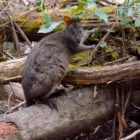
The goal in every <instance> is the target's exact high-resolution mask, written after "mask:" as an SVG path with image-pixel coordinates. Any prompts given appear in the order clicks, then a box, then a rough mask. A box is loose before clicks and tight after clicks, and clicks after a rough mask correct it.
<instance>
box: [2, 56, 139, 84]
mask: <svg viewBox="0 0 140 140" xmlns="http://www.w3.org/2000/svg"><path fill="white" fill-rule="evenodd" d="M25 61H26V57H25V58H21V59H15V60H10V61H7V62H3V63H1V64H0V83H7V82H9V81H13V80H16V81H17V80H20V79H21V74H22V71H23V68H24V64H25ZM134 78H138V79H139V78H140V61H135V62H130V63H124V64H119V65H113V66H103V67H90V68H89V67H84V68H75V69H69V72H68V74H67V75H66V77H65V78H64V79H63V83H65V84H72V85H81V84H83V85H87V84H106V83H112V82H114V81H124V80H129V79H134Z"/></svg>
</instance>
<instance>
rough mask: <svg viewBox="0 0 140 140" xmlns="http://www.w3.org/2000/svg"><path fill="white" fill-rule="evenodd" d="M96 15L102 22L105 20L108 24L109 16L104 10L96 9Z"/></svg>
mask: <svg viewBox="0 0 140 140" xmlns="http://www.w3.org/2000/svg"><path fill="white" fill-rule="evenodd" d="M95 14H96V16H98V17H99V19H100V20H104V21H105V22H108V16H107V14H106V13H105V12H104V11H103V10H101V9H98V8H96V10H95Z"/></svg>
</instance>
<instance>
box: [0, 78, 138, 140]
mask: <svg viewBox="0 0 140 140" xmlns="http://www.w3.org/2000/svg"><path fill="white" fill-rule="evenodd" d="M139 82H140V80H131V81H129V82H125V83H122V87H123V90H124V93H125V95H126V94H127V93H128V92H129V91H130V89H131V91H132V93H131V98H130V100H129V105H130V104H131V103H132V102H133V103H134V104H136V105H140V102H139V100H140V96H139V95H140V94H139V93H140V86H139ZM128 87H129V88H128ZM116 88H117V87H116ZM115 92H116V89H115V88H114V87H112V86H111V85H108V86H102V87H97V96H96V97H95V98H94V97H93V94H94V87H84V88H80V89H76V90H74V91H72V92H70V93H68V95H67V96H65V95H63V96H59V97H53V98H52V100H54V101H55V102H56V103H57V106H58V112H57V111H56V110H51V109H50V108H49V107H48V106H47V105H43V104H36V105H33V106H31V107H28V108H25V109H23V110H21V111H17V112H15V113H11V114H8V115H5V116H4V118H1V122H0V124H2V123H4V122H5V123H6V124H8V122H11V123H12V125H14V126H15V127H16V128H17V130H15V131H14V133H13V132H12V133H9V134H6V135H5V136H4V137H3V138H1V140H20V139H22V140H56V139H59V140H63V139H66V137H72V136H75V135H76V134H79V133H80V132H82V131H85V130H87V129H89V128H90V127H91V126H92V127H93V126H94V127H96V126H97V125H101V124H102V123H104V122H105V121H107V120H109V119H110V118H111V116H112V114H113V111H114V105H115ZM127 109H130V106H128V108H127Z"/></svg>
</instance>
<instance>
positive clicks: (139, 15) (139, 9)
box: [138, 7, 140, 18]
mask: <svg viewBox="0 0 140 140" xmlns="http://www.w3.org/2000/svg"><path fill="white" fill-rule="evenodd" d="M138 17H139V18H140V7H138Z"/></svg>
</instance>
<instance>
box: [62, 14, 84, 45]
mask: <svg viewBox="0 0 140 140" xmlns="http://www.w3.org/2000/svg"><path fill="white" fill-rule="evenodd" d="M64 22H65V23H66V24H67V26H66V32H67V35H68V36H69V37H70V38H72V39H73V40H74V41H75V42H77V43H80V41H81V38H82V35H83V31H84V30H83V27H82V25H81V23H80V19H79V18H70V17H67V16H65V17H64Z"/></svg>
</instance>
